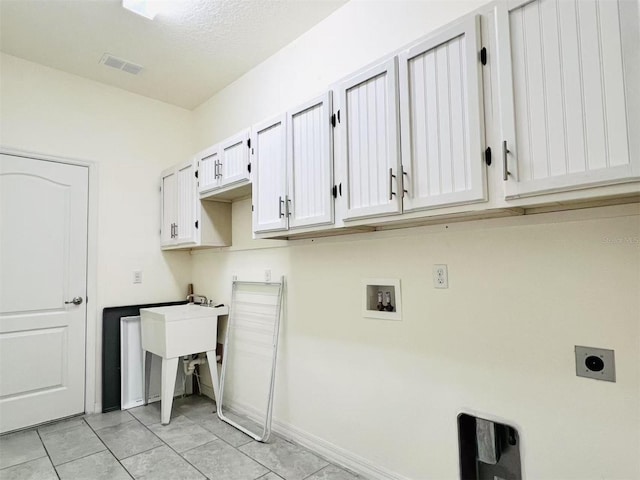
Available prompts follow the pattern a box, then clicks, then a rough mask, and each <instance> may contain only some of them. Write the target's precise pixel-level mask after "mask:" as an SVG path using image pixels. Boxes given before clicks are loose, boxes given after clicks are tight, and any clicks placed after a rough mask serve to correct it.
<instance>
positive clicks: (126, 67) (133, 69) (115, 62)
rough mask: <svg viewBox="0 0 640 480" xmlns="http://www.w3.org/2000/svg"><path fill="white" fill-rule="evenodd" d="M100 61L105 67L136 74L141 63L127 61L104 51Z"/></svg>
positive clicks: (140, 69) (139, 69) (140, 68)
mask: <svg viewBox="0 0 640 480" xmlns="http://www.w3.org/2000/svg"><path fill="white" fill-rule="evenodd" d="M100 63H101V64H103V65H106V66H107V67H111V68H116V69H118V70H122V71H123V72H127V73H130V74H132V75H138V74H139V73H140V72H141V71H142V65H136V64H135V63H131V62H128V61H126V60H123V59H122V58H118V57H114V56H113V55H111V54H109V53H105V54H104V55H103V56H102V58H101V59H100Z"/></svg>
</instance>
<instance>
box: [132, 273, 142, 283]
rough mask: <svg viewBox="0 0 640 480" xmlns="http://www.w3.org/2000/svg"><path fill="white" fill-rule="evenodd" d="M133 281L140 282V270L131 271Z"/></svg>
mask: <svg viewBox="0 0 640 480" xmlns="http://www.w3.org/2000/svg"><path fill="white" fill-rule="evenodd" d="M133 283H142V270H134V271H133Z"/></svg>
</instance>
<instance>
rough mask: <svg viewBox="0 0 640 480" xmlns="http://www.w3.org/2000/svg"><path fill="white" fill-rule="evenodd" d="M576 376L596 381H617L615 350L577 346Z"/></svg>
mask: <svg viewBox="0 0 640 480" xmlns="http://www.w3.org/2000/svg"><path fill="white" fill-rule="evenodd" d="M575 353H576V375H577V376H579V377H587V378H593V379H594V380H606V381H607V382H615V381H616V363H615V356H614V351H613V350H608V349H606V348H595V347H583V346H581V345H576V346H575Z"/></svg>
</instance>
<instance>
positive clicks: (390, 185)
mask: <svg viewBox="0 0 640 480" xmlns="http://www.w3.org/2000/svg"><path fill="white" fill-rule="evenodd" d="M397 83H398V82H397V64H396V58H395V57H394V58H392V59H390V60H387V61H385V62H383V63H381V64H379V65H377V66H375V67H373V68H370V69H368V70H366V71H363V72H361V73H359V74H357V75H355V76H354V77H351V78H349V79H348V80H346V81H344V82H342V83H341V84H340V87H339V94H340V110H341V112H342V120H341V124H343V125H344V126H343V128H344V130H343V132H342V135H341V144H342V145H341V162H344V165H345V166H346V172H345V175H346V192H345V193H346V195H347V199H346V200H347V202H346V212H345V218H344V219H345V220H349V219H355V218H362V217H371V216H376V215H385V214H394V213H400V211H401V209H402V171H401V168H400V161H399V160H400V154H399V145H398V94H397Z"/></svg>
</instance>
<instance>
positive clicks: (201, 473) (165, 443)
mask: <svg viewBox="0 0 640 480" xmlns="http://www.w3.org/2000/svg"><path fill="white" fill-rule="evenodd" d="M131 416H133V417H134V418H135V419H136V420H138V418H137V417H136V416H135V415H133V414H131ZM138 422H139V423H140V424H141V425H142V426H143V427H144V428H146V429H147V430H148V431H149V432H151V434H152V435H155V436H156V437H157V438H158V440H160V441H161V442H162V443H163V444H164V445H166V446H167V447H168V448H169V449H170V450H171V451H172V452H174V453H175V454H176V455H178V457H180V458H181V459H183V460H184V461H185V462H187V463H188V464H189V465H191V467H192V468H193V469H194V470H196V471H197V472H198V473H199V474H200V475H202V476H203V477H204V478H206V479H209V477H208V476H207V475H205V474H204V473H203V472H201V471H200V470H199V469H198V468H197V467H196V466H195V465H193V464H192V463H191V462H190V461H189V460H187V459H186V458H184V457H183V456H182V455H180V453H179V452H177V451H176V450H174V449H173V447H172V446H171V445H169V444H168V443H167V442H165V441H164V440H163V439H162V438H160V437H159V436H158V435H156V433H155V432H154V431H153V430H151V429H149V427H147V426H146V425H145V424H143V423H142V422H141V421H140V420H138ZM169 422H171V416H169ZM160 423H162V420H161V421H160ZM153 425H155V424H153ZM207 443H209V442H207ZM154 448H159V447H154ZM151 450H153V448H151V449H149V450H146V451H147V452H150V451H151ZM140 453H145V452H140ZM136 455H138V454H136ZM133 456H134V455H131V457H133ZM131 457H127V458H131ZM127 471H128V470H127Z"/></svg>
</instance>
